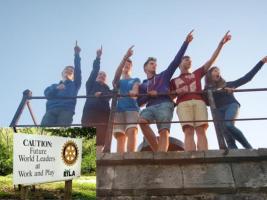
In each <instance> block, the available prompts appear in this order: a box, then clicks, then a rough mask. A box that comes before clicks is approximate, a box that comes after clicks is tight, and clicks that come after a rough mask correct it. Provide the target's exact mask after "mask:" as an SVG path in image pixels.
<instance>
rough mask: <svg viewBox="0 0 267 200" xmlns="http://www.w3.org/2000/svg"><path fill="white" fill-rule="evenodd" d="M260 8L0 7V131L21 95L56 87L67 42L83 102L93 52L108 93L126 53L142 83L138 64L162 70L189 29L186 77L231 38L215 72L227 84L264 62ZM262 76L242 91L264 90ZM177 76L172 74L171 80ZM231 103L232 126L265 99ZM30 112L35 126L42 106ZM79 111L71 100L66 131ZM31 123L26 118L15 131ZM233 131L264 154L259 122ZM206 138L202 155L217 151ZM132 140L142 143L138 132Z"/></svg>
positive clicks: (9, 3)
mask: <svg viewBox="0 0 267 200" xmlns="http://www.w3.org/2000/svg"><path fill="white" fill-rule="evenodd" d="M266 7H267V2H266V1H264V0H258V1H252V0H251V1H248V0H247V1H244V0H243V1H241V0H236V1H207V0H203V1H193V0H186V1H178V0H168V1H163V0H161V1H160V0H157V1H155V0H146V1H143V0H136V1H125V0H113V1H104V0H98V1H94V0H77V1H70V0H64V1H63V0H61V1H60V0H56V1H55V0H46V1H36V0H24V1H19V0H1V1H0V22H1V23H0V24H1V33H0V34H1V37H0V44H1V45H0V55H1V72H2V73H1V74H2V76H1V79H0V83H1V84H0V89H1V91H2V95H1V104H0V111H1V115H0V126H3V127H5V126H8V125H9V123H10V121H11V119H12V117H13V115H14V113H15V111H16V108H17V106H18V104H19V102H20V100H21V97H22V92H23V90H25V89H30V90H31V91H32V92H33V95H37V96H39V95H43V90H44V89H45V87H47V86H48V85H50V84H52V83H56V82H58V81H59V80H60V78H61V75H60V74H61V71H62V69H63V67H64V66H66V65H69V64H72V63H73V46H74V44H75V40H78V44H79V45H80V47H81V48H82V52H81V57H82V79H83V82H82V88H81V90H80V92H79V95H84V94H85V82H86V80H87V78H88V76H89V73H90V71H91V68H92V62H93V60H94V58H95V55H96V53H95V52H96V49H97V48H99V47H100V45H103V56H102V61H101V67H102V70H104V71H106V72H107V74H108V83H109V85H111V84H110V83H111V80H112V79H113V75H114V72H115V68H116V67H117V66H118V64H119V62H120V60H121V58H122V56H123V55H124V53H125V52H126V50H127V49H128V47H129V46H131V45H135V48H134V55H133V57H132V59H133V63H134V71H133V76H135V77H139V78H140V79H144V78H145V74H144V72H143V67H142V66H143V63H144V61H145V60H146V58H147V57H148V56H155V57H157V58H158V69H157V71H158V72H160V71H162V70H164V69H165V68H166V66H167V65H168V64H169V63H170V61H171V60H172V58H173V57H174V55H175V54H176V52H177V50H178V49H179V48H180V45H181V44H182V42H183V40H184V38H185V36H186V34H187V33H188V32H189V31H190V30H191V29H193V28H194V29H195V32H194V40H193V42H192V43H191V44H190V46H189V48H188V50H187V52H186V54H188V55H190V56H191V57H192V60H193V68H194V69H196V68H197V67H199V66H200V65H202V64H203V63H204V62H205V61H206V60H207V59H208V58H209V57H210V55H211V54H212V52H213V51H214V49H215V48H216V46H217V44H218V42H219V40H220V39H221V37H222V36H223V35H224V33H225V32H226V31H227V30H230V31H231V34H232V40H231V41H230V43H228V44H227V45H226V46H225V47H224V49H223V50H222V53H221V54H220V56H219V58H218V59H217V61H216V63H215V65H217V66H219V67H220V68H221V71H222V73H223V76H224V77H225V79H226V80H235V79H236V78H239V77H240V76H242V75H244V74H245V73H246V72H248V71H249V70H250V69H251V68H252V67H253V66H254V65H255V64H256V63H257V62H258V61H259V60H260V59H261V58H262V57H264V56H265V55H267V47H266V44H267V43H266V40H267V38H266V35H267V26H266V18H267V12H266ZM266 68H267V66H264V67H263V69H262V70H261V71H260V73H259V74H257V75H256V77H255V78H254V80H253V81H252V82H250V83H248V84H247V85H245V86H243V87H242V88H259V87H266V78H265V77H266V74H267V69H266ZM178 74H179V70H177V72H176V73H175V75H174V76H177V75H178ZM236 97H237V98H238V100H239V101H240V103H241V105H242V106H241V112H240V116H239V117H240V118H246V117H267V116H266V113H267V107H266V106H264V104H265V102H267V93H266V92H258V93H242V94H241V93H239V94H236ZM31 104H32V108H33V111H34V113H35V115H36V118H37V120H38V122H40V120H41V118H42V116H43V114H44V112H45V101H44V100H34V101H32V102H31ZM83 105H84V100H78V102H77V106H76V115H75V117H74V123H79V122H80V118H81V113H82V109H83ZM174 115H176V114H174ZM174 120H177V117H176V116H175V117H174ZM31 123H32V121H31V119H30V117H29V114H28V111H27V110H26V112H24V114H23V115H22V118H21V120H20V124H31ZM237 126H238V127H239V128H240V129H241V130H243V132H244V134H245V135H246V137H247V138H248V140H249V141H250V142H251V143H252V145H253V146H254V147H267V140H266V139H264V138H265V137H266V136H265V134H266V129H267V125H266V121H250V122H237ZM171 135H172V136H174V137H177V138H179V139H181V140H183V133H182V131H181V128H180V126H179V125H174V126H172V129H171ZM207 135H208V140H209V144H210V148H212V149H216V148H218V145H217V141H216V137H215V132H214V128H213V126H212V124H210V128H209V129H208V132H207ZM138 139H139V141H141V139H142V133H141V132H140V131H139V137H138ZM113 149H114V143H113Z"/></svg>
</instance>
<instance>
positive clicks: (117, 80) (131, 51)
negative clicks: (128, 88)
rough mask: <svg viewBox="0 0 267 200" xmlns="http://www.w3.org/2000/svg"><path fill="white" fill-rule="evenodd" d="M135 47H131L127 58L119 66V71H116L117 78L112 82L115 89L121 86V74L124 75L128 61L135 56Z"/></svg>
mask: <svg viewBox="0 0 267 200" xmlns="http://www.w3.org/2000/svg"><path fill="white" fill-rule="evenodd" d="M133 47H134V46H131V47H130V48H129V49H128V50H127V52H126V54H125V56H124V57H123V59H122V61H121V63H120V64H119V66H118V68H117V70H116V73H115V76H114V79H113V81H112V84H113V87H114V88H117V87H118V86H119V80H120V77H121V74H122V70H123V67H124V65H125V63H126V61H127V59H128V58H130V57H131V56H132V55H133Z"/></svg>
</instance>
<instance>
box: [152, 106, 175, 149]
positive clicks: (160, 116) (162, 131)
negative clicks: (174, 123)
mask: <svg viewBox="0 0 267 200" xmlns="http://www.w3.org/2000/svg"><path fill="white" fill-rule="evenodd" d="M173 110H174V104H173V102H164V103H161V104H159V105H157V106H156V107H155V109H154V115H155V116H156V121H158V122H166V123H157V127H158V130H159V146H158V151H161V152H167V151H168V148H169V136H170V128H171V123H170V122H171V120H172V117H173Z"/></svg>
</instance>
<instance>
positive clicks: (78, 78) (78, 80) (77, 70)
mask: <svg viewBox="0 0 267 200" xmlns="http://www.w3.org/2000/svg"><path fill="white" fill-rule="evenodd" d="M80 52H81V48H80V47H79V46H78V45H77V41H76V46H75V47H74V83H75V85H76V88H77V89H80V87H81V84H82V75H81V74H82V72H81V57H80Z"/></svg>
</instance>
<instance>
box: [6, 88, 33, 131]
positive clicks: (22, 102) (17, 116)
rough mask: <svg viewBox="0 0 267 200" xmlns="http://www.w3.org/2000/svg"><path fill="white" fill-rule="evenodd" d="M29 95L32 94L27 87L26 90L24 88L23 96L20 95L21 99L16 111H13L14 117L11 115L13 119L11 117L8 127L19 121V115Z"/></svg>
mask: <svg viewBox="0 0 267 200" xmlns="http://www.w3.org/2000/svg"><path fill="white" fill-rule="evenodd" d="M31 96H32V92H31V91H30V90H28V89H27V90H25V91H24V92H23V96H22V99H21V101H20V104H19V107H18V109H17V111H16V113H15V115H14V117H13V119H12V121H11V123H10V125H9V127H15V126H16V125H17V123H18V121H19V118H20V116H21V114H22V111H23V109H24V107H25V105H26V103H27V101H28V99H29V98H30V97H31Z"/></svg>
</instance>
